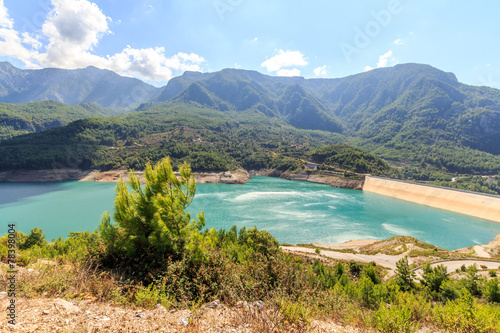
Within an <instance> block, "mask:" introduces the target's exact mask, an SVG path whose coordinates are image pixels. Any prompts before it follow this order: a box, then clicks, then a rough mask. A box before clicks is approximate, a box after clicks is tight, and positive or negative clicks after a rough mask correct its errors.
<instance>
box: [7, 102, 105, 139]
mask: <svg viewBox="0 0 500 333" xmlns="http://www.w3.org/2000/svg"><path fill="white" fill-rule="evenodd" d="M112 114H113V113H112V112H111V111H110V110H109V109H106V108H103V107H101V106H99V105H97V104H93V103H83V104H79V105H73V106H70V105H66V104H63V103H59V102H54V101H43V102H31V103H21V104H6V103H0V141H2V140H5V139H9V138H12V137H14V136H18V135H21V134H27V133H32V132H39V131H43V130H46V129H50V128H54V127H58V126H63V125H66V124H68V123H70V122H72V121H74V120H77V119H83V118H88V117H97V116H109V115H112Z"/></svg>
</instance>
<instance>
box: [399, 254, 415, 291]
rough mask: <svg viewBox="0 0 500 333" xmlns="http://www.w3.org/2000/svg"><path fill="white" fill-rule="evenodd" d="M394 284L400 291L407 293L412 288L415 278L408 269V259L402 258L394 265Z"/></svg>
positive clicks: (413, 273)
mask: <svg viewBox="0 0 500 333" xmlns="http://www.w3.org/2000/svg"><path fill="white" fill-rule="evenodd" d="M395 273H396V284H397V285H399V288H400V289H401V290H402V291H409V290H411V289H412V288H413V287H414V286H415V283H414V282H413V279H414V278H415V272H412V271H411V269H410V264H409V263H408V258H407V257H404V258H401V259H400V260H398V262H397V263H396V272H395Z"/></svg>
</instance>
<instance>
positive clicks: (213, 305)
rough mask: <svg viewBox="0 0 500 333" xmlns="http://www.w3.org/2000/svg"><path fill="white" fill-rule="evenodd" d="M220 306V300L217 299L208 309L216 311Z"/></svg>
mask: <svg viewBox="0 0 500 333" xmlns="http://www.w3.org/2000/svg"><path fill="white" fill-rule="evenodd" d="M219 305H220V300H218V299H216V300H215V301H213V302H210V304H208V305H207V308H208V309H216V308H217V307H218V306H219Z"/></svg>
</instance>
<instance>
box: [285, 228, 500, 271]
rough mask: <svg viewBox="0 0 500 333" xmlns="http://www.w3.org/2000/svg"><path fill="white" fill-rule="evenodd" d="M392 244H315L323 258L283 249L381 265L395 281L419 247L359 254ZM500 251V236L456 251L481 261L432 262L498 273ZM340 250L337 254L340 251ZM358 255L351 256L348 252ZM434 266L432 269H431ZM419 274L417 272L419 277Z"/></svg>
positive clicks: (306, 249)
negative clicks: (398, 267)
mask: <svg viewBox="0 0 500 333" xmlns="http://www.w3.org/2000/svg"><path fill="white" fill-rule="evenodd" d="M390 243H391V240H386V241H377V240H371V239H365V240H351V241H348V242H345V243H338V244H324V243H315V244H312V245H313V246H315V247H318V248H322V249H321V250H320V254H319V255H318V254H316V252H315V251H316V249H315V248H311V247H303V246H282V247H281V248H282V249H283V250H284V251H285V252H289V253H303V254H306V255H307V256H308V257H310V258H318V257H320V256H324V257H328V258H333V259H337V260H347V261H349V260H354V261H359V262H365V263H369V262H375V263H376V264H377V265H380V266H383V267H385V268H388V269H389V271H388V274H387V276H386V277H387V278H389V277H391V276H393V275H394V271H395V269H396V263H397V262H398V261H399V260H400V259H401V258H404V257H405V256H407V255H408V254H409V252H410V251H411V250H412V249H420V248H419V247H418V245H415V244H411V243H410V244H405V245H404V246H405V248H404V249H405V250H404V251H403V245H402V244H401V245H397V246H395V245H396V244H394V245H393V246H392V248H391V249H392V251H394V252H399V253H397V254H384V253H376V254H362V253H359V252H360V251H363V250H365V251H366V250H376V251H380V250H382V249H383V248H384V247H387V246H388V245H391V244H390ZM499 247H500V235H497V237H496V238H495V240H493V241H492V242H490V243H488V244H486V245H476V246H473V247H470V248H465V249H458V250H455V251H452V252H453V253H467V254H470V255H473V256H475V257H477V259H474V258H470V260H446V261H443V260H439V259H438V258H434V259H433V260H432V261H436V264H433V265H434V266H435V265H444V266H445V267H446V268H447V269H448V272H453V271H455V270H456V269H457V268H460V267H461V266H462V265H464V264H465V266H466V267H469V266H471V265H473V264H476V266H477V267H478V269H479V270H481V269H482V270H485V271H487V270H488V269H498V268H500V260H497V261H495V260H492V259H490V258H491V257H492V254H496V253H497V252H498V251H499ZM325 249H331V250H332V251H329V250H325ZM336 250H337V251H336ZM349 250H350V251H351V252H354V253H350V252H348V251H349ZM341 251H347V252H341ZM482 258H485V259H488V260H481V259H482ZM428 259H429V258H428V257H413V258H411V257H408V262H409V263H410V264H412V263H416V264H422V263H423V262H425V261H427V260H428ZM431 266H432V265H431ZM418 273H419V271H418V270H417V274H418Z"/></svg>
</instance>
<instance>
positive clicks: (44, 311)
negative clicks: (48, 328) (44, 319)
mask: <svg viewBox="0 0 500 333" xmlns="http://www.w3.org/2000/svg"><path fill="white" fill-rule="evenodd" d="M49 313H50V311H49V310H43V311H42V314H43V315H44V316H46V315H48V314H49Z"/></svg>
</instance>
